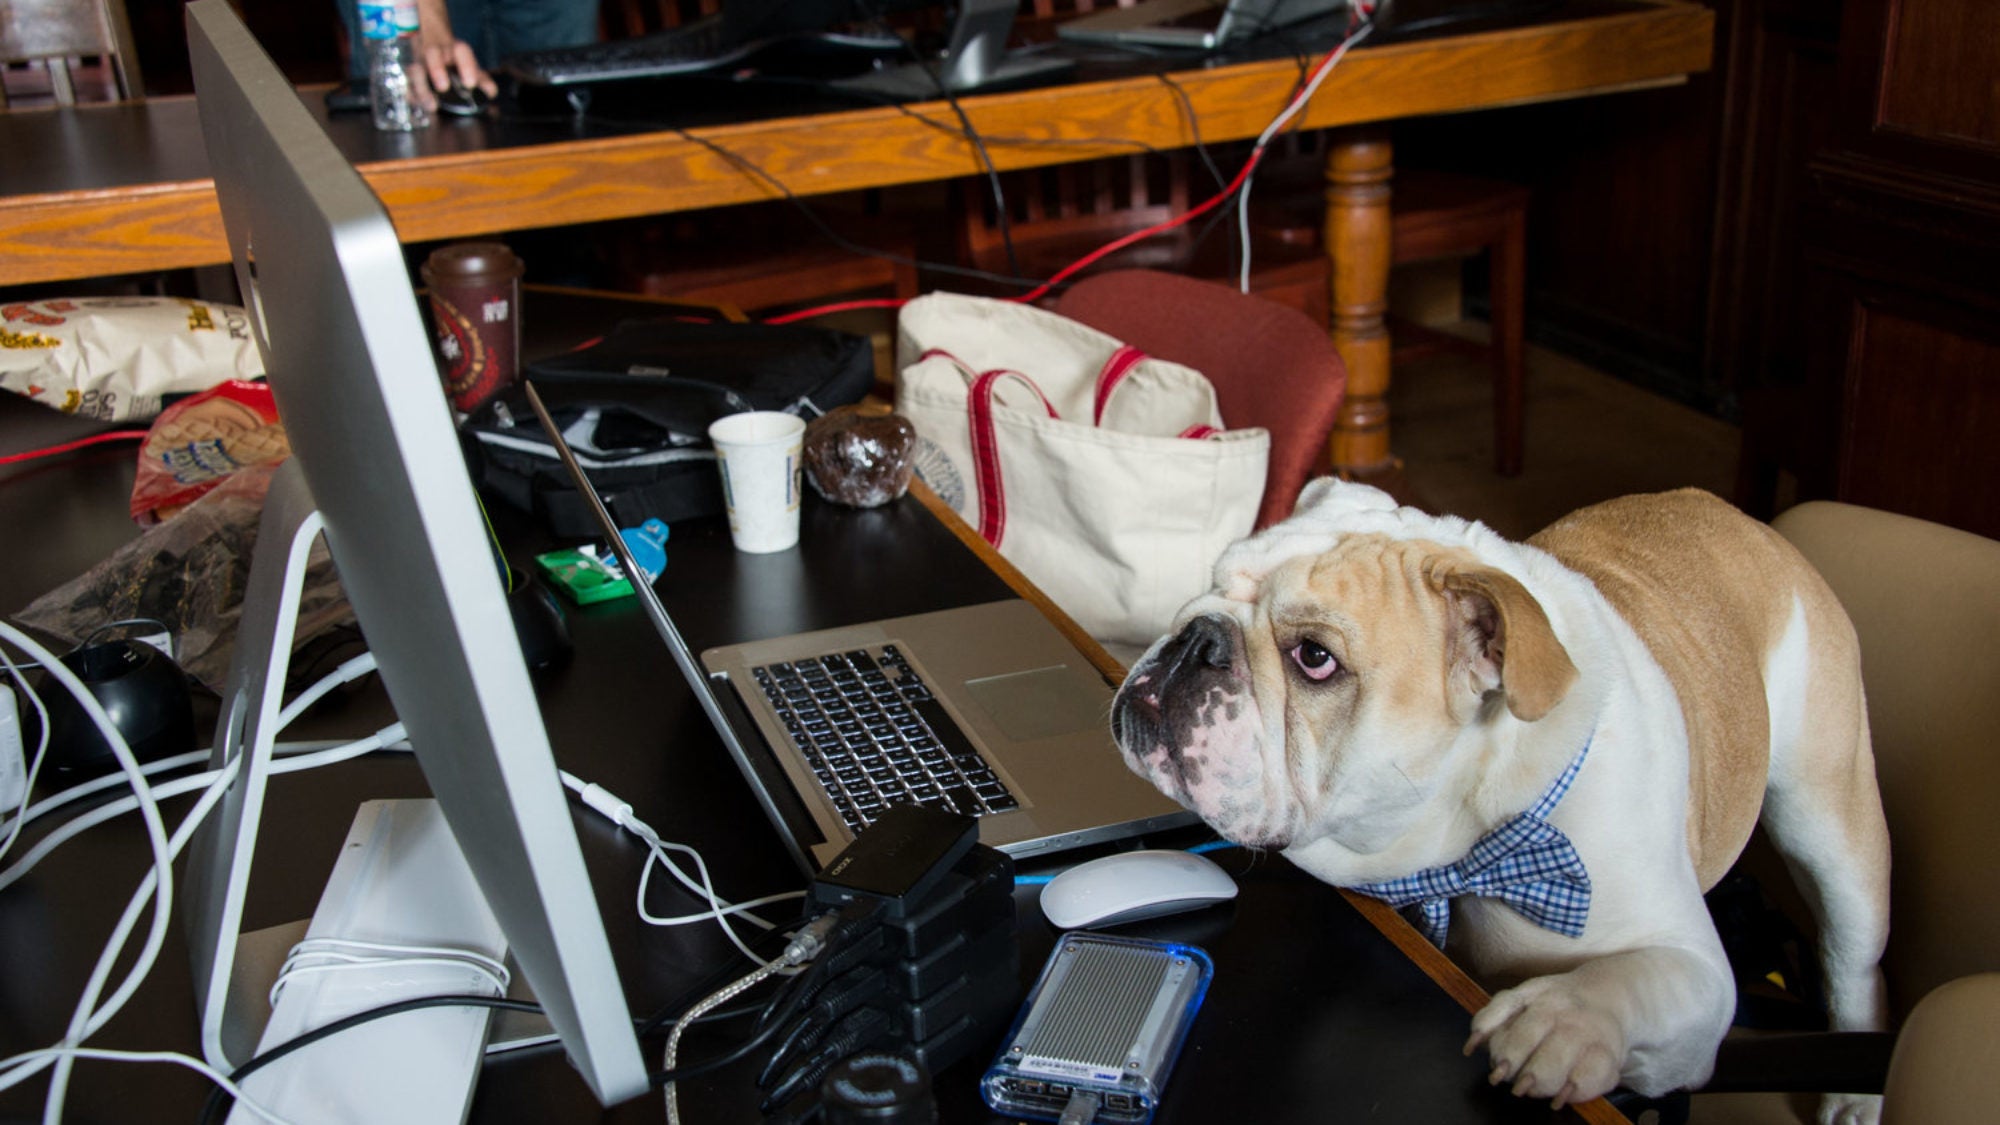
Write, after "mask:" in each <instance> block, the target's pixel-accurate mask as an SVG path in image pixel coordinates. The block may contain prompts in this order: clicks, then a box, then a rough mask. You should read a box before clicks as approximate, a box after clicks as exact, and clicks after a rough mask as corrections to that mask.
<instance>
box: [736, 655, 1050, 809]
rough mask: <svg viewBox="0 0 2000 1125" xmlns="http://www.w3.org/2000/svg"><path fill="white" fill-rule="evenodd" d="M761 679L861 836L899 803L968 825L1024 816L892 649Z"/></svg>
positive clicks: (824, 660)
mask: <svg viewBox="0 0 2000 1125" xmlns="http://www.w3.org/2000/svg"><path fill="white" fill-rule="evenodd" d="M754 675H755V677H756V680H757V686H758V687H759V688H761V689H762V690H763V692H764V698H765V699H767V700H769V701H770V703H771V706H772V707H773V708H775V709H776V710H777V712H778V717H779V718H780V719H781V720H782V721H783V722H784V724H785V729H786V731H787V732H788V733H790V735H791V736H792V741H793V742H794V743H796V744H797V745H798V748H799V751H800V752H801V753H802V754H804V755H805V758H806V761H807V763H808V764H810V765H811V766H812V770H813V774H814V776H816V777H817V778H818V779H819V783H820V787H821V788H822V789H824V790H825V791H826V795H827V797H828V799H829V800H831V801H832V802H833V805H834V807H835V808H837V809H839V810H840V816H841V819H842V820H845V821H846V822H847V826H848V828H850V829H852V830H853V831H855V832H859V831H861V830H862V829H863V828H865V827H867V826H868V825H869V824H870V823H872V822H874V820H875V819H876V818H877V817H879V816H881V815H882V813H883V811H884V810H885V809H887V808H888V807H889V806H890V805H892V804H897V803H902V804H912V803H914V804H920V805H931V806H934V807H937V808H944V809H950V810H953V811H956V812H961V813H964V814H966V815H968V816H985V815H987V814H989V813H997V812H1006V811H1007V810H1009V809H1015V808H1019V807H1020V804H1021V802H1020V800H1019V799H1018V798H1016V797H1015V795H1014V794H1013V793H1012V792H1011V791H1009V790H1008V788H1007V786H1006V785H1005V783H1003V782H1002V781H1001V780H1000V778H999V776H998V775H996V774H995V773H994V772H993V768H992V766H990V765H988V764H987V762H986V760H985V758H983V757H981V756H980V753H979V750H978V748H976V747H974V746H973V745H972V743H971V742H969V741H967V739H966V737H965V734H964V732H963V731H961V730H959V729H958V724H957V723H955V722H953V721H952V719H951V716H950V715H948V714H947V713H946V712H945V710H944V708H943V707H942V706H941V705H939V703H938V701H937V700H936V698H935V697H933V696H932V694H931V691H930V687H929V686H928V685H927V684H925V683H924V681H923V678H922V677H921V676H919V675H918V674H917V671H916V669H914V668H912V667H910V665H909V662H908V660H907V659H905V658H904V656H903V654H902V653H901V652H899V651H897V649H896V646H895V645H883V646H881V647H880V648H878V649H876V650H875V651H873V652H871V651H869V650H867V649H855V650H853V651H851V652H842V653H833V654H830V655H827V656H821V657H815V658H812V659H808V660H795V661H792V662H790V663H784V664H767V665H764V666H762V667H759V668H757V669H755V670H754Z"/></svg>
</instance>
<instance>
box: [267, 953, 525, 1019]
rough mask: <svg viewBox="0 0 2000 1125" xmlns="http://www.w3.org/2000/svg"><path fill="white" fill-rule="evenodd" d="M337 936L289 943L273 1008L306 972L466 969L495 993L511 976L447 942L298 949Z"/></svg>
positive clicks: (500, 991)
mask: <svg viewBox="0 0 2000 1125" xmlns="http://www.w3.org/2000/svg"><path fill="white" fill-rule="evenodd" d="M339 940H340V939H338V938H308V939H306V941H305V942H300V943H299V945H295V946H293V947H292V951H291V953H289V954H287V955H286V957H285V962H284V964H282V965H280V966H279V967H278V979H276V980H274V981H272V982H271V991H270V993H269V996H268V999H269V1000H270V1002H271V1008H272V1009H273V1010H274V1011H275V1010H276V1009H277V1007H278V995H279V994H280V993H282V992H283V991H284V990H285V985H286V984H288V983H290V982H291V980H292V978H294V977H299V976H310V975H313V974H315V973H346V972H359V971H361V970H364V969H382V968H397V969H400V968H408V967H413V966H417V965H435V966H440V967H444V968H454V969H470V970H472V971H473V972H475V973H478V974H479V975H480V976H483V977H485V978H486V980H487V983H489V984H491V985H492V986H493V994H494V995H495V996H505V995H507V985H508V984H509V983H510V982H511V981H512V980H513V974H512V973H510V972H508V971H507V966H505V965H503V964H501V963H500V962H498V961H496V960H494V959H493V958H491V957H488V956H487V955H486V954H484V953H481V952H479V951H478V950H476V949H454V948H451V947H448V946H423V945H412V946H403V947H400V948H399V947H396V946H380V947H378V948H382V949H385V950H389V951H390V952H384V953H374V954H369V953H343V952H340V951H339V950H336V949H314V950H302V949H300V948H299V946H302V945H305V944H306V942H313V941H317V942H333V941H339ZM353 944H355V945H357V946H364V945H370V944H373V943H366V942H355V943H353Z"/></svg>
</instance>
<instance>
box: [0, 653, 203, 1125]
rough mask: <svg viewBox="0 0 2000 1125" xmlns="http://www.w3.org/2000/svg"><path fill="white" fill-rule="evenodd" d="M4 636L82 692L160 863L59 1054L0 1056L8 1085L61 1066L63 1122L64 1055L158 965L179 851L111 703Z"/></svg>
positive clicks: (57, 1082)
mask: <svg viewBox="0 0 2000 1125" xmlns="http://www.w3.org/2000/svg"><path fill="white" fill-rule="evenodd" d="M0 639H4V640H6V641H7V642H9V643H11V644H13V645H14V646H15V647H16V648H19V649H21V650H22V651H23V652H25V653H27V654H28V655H29V656H31V657H33V658H35V659H36V660H39V661H41V662H42V666H43V669H44V670H45V671H46V672H47V673H48V674H49V675H50V676H53V677H55V679H56V681H57V682H58V683H60V684H62V685H63V687H64V688H65V689H66V690H68V691H69V692H70V693H71V694H72V695H74V696H75V697H76V700H77V703H78V704H79V705H80V706H81V707H82V708H83V711H84V714H85V715H87V716H88V717H89V718H90V721H91V722H92V723H94V724H95V725H96V726H97V729H98V731H99V733H101V734H102V735H103V736H104V740H105V743H106V745H107V746H109V747H110V749H111V754H112V757H113V758H115V759H116V760H117V762H118V767H119V769H120V770H122V771H124V773H125V776H126V777H128V778H129V779H131V783H132V789H133V792H134V793H135V794H136V795H137V796H138V797H139V800H140V813H141V817H142V819H144V821H145V828H146V842H147V844H148V846H149V847H150V849H151V851H152V857H153V865H152V867H151V869H150V870H148V872H147V873H146V876H145V878H144V879H143V880H142V881H141V883H140V890H139V893H137V894H135V895H134V896H133V898H132V901H131V903H130V905H129V906H128V907H127V909H126V912H125V915H124V917H122V918H120V919H119V923H118V930H117V933H116V936H115V940H114V942H113V944H111V945H107V946H106V947H105V950H104V953H103V955H102V956H100V957H99V958H98V961H97V964H96V966H95V967H94V968H93V969H92V971H91V974H90V978H89V980H88V981H87V982H86V983H85V985H84V991H83V996H82V997H81V999H79V1000H78V1002H77V1006H76V1009H75V1011H74V1012H73V1013H72V1014H71V1017H70V1022H69V1027H68V1029H67V1030H66V1031H65V1033H64V1035H63V1038H62V1041H61V1042H60V1043H59V1044H57V1046H56V1047H55V1048H52V1049H51V1051H52V1052H53V1053H50V1054H38V1055H36V1056H35V1057H34V1058H30V1059H15V1060H0V1066H5V1067H6V1069H5V1070H4V1071H0V1090H4V1089H7V1088H10V1087H12V1086H15V1085H18V1084H19V1083H20V1082H22V1081H25V1080H26V1079H27V1078H29V1077H30V1076H32V1075H34V1074H38V1073H40V1072H41V1071H43V1070H46V1069H49V1067H50V1066H51V1065H53V1067H54V1073H53V1074H52V1075H51V1076H50V1079H49V1094H48V1100H47V1102H46V1103H45V1105H44V1111H43V1119H44V1120H45V1121H47V1122H49V1123H50V1125H54V1123H55V1122H57V1121H59V1120H60V1119H61V1116H62V1099H63V1096H64V1094H65V1093H66V1092H67V1090H68V1086H69V1074H70V1071H71V1069H72V1068H73V1066H74V1056H73V1055H69V1054H64V1053H63V1052H64V1051H67V1050H72V1049H74V1048H77V1047H79V1046H81V1044H82V1042H83V1040H84V1039H85V1038H86V1037H87V1036H88V1035H90V1034H91V1033H92V1032H94V1031H96V1030H97V1028H98V1027H101V1026H102V1025H103V1023H104V1022H105V1021H108V1020H109V1019H110V1018H111V1017H112V1016H113V1015H115V1014H117V1012H118V1010H119V1009H120V1008H122V1007H124V1005H125V1002H126V1001H127V1000H129V999H130V998H131V995H132V993H133V992H134V991H136V990H137V989H138V985H139V981H140V980H142V979H144V977H145V975H146V974H147V973H148V972H150V971H151V970H152V967H153V962H154V960H155V959H157V958H158V956H159V952H160V947H161V945H162V944H164V943H165V941H166V932H167V926H168V918H169V916H170V914H171V911H172V905H173V904H172V895H173V853H172V851H170V850H169V842H168V839H167V831H166V824H165V822H164V820H163V819H162V818H161V815H160V807H159V802H158V801H156V800H155V799H154V797H153V791H152V786H151V784H150V783H149V782H148V781H147V780H146V775H145V774H143V773H141V772H140V771H139V763H138V760H137V759H136V758H134V757H133V756H132V748H131V746H130V745H128V744H127V743H126V741H125V736H124V735H123V734H121V733H119V730H118V727H117V725H116V724H114V723H113V722H112V721H111V717H110V716H109V715H107V714H105V711H104V707H103V705H102V704H100V703H98V701H97V697H95V696H93V695H92V694H91V693H90V691H89V689H88V688H86V687H84V685H83V681H82V680H80V679H78V678H77V676H76V673H74V672H72V671H70V670H69V668H68V667H67V666H65V665H64V664H63V663H62V661H61V660H59V659H58V658H57V657H56V656H55V654H54V653H52V652H50V651H49V650H48V649H46V648H43V647H42V646H41V645H40V644H38V643H37V642H36V641H35V640H34V639H33V638H31V637H29V636H28V635H27V634H26V633H23V632H22V631H21V630H19V629H17V628H15V627H14V626H13V625H11V624H9V623H8V622H5V621H0ZM156 887H157V888H158V890H159V893H158V894H153V893H152V892H153V889H154V888H156ZM148 899H150V900H151V901H152V903H153V917H152V924H151V926H150V927H149V928H148V930H147V934H146V942H145V944H144V945H143V946H142V947H141V949H140V952H139V956H138V958H137V959H136V960H135V961H134V962H133V964H132V967H131V968H130V970H129V971H128V973H127V975H126V978H125V980H124V981H122V982H121V983H120V985H119V987H118V988H117V989H116V990H115V991H114V992H113V993H112V995H111V996H110V998H108V999H107V1000H106V1001H105V1003H104V1005H103V1007H102V1008H99V1006H98V1003H97V1001H98V997H99V996H100V995H101V994H102V992H103V990H104V986H105V983H106V981H107V980H108V979H109V977H110V975H111V970H112V968H113V966H114V964H115V962H116V960H117V954H118V953H119V952H122V951H123V949H124V939H125V937H126V936H128V935H129V934H130V933H131V931H132V928H133V927H134V926H136V925H137V924H138V921H139V914H140V912H141V911H142V910H143V909H144V906H145V903H146V901H147V900H148Z"/></svg>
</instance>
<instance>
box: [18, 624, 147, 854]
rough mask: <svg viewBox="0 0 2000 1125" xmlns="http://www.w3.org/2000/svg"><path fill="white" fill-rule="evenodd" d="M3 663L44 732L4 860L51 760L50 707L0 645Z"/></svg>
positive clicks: (30, 763)
mask: <svg viewBox="0 0 2000 1125" xmlns="http://www.w3.org/2000/svg"><path fill="white" fill-rule="evenodd" d="M0 662H4V663H5V664H6V665H7V675H8V676H10V677H11V678H12V679H13V681H14V686H15V687H16V688H17V689H19V691H20V692H21V694H22V695H25V696H27V697H28V702H29V704H30V705H32V706H33V707H34V709H35V718H36V726H37V728H38V729H39V730H40V732H41V733H40V735H39V736H38V738H37V740H36V744H35V753H34V756H33V757H32V758H30V759H29V761H28V770H27V775H26V777H25V778H24V780H23V781H22V783H21V806H20V808H19V809H18V810H17V811H16V812H15V813H14V816H13V819H12V820H11V821H10V822H9V823H8V824H7V826H6V838H5V839H0V859H5V858H7V853H8V852H10V851H13V850H14V842H15V841H17V840H19V839H20V838H21V829H22V828H24V827H26V826H27V823H28V820H29V818H30V817H31V816H32V815H33V809H32V807H31V806H30V805H29V804H28V798H29V797H30V796H31V795H33V794H34V792H35V779H36V778H37V777H38V776H39V775H40V774H41V772H42V763H43V762H45V761H47V760H48V754H49V710H48V708H47V707H44V706H43V705H42V697H41V696H40V695H37V694H36V693H35V689H34V688H32V687H30V686H29V685H28V678H27V677H26V676H23V675H22V674H21V669H20V667H19V665H17V664H15V663H14V657H13V654H11V653H9V652H8V651H7V650H6V648H5V647H0ZM112 778H113V779H114V782H115V781H116V780H123V778H122V776H121V775H117V774H114V775H112Z"/></svg>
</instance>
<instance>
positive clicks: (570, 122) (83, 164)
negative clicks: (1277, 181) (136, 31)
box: [0, 0, 1643, 196]
mask: <svg viewBox="0 0 2000 1125" xmlns="http://www.w3.org/2000/svg"><path fill="white" fill-rule="evenodd" d="M1433 7H1435V5H1433ZM1642 7H1643V4H1640V3H1636V2H1634V0H1544V2H1541V3H1536V2H1534V0H1528V3H1527V5H1526V6H1525V7H1524V8H1522V9H1520V11H1519V14H1517V15H1514V16H1511V17H1509V16H1504V15H1503V16H1497V17H1495V16H1487V17H1485V18H1476V19H1469V20H1459V21H1455V22H1450V23H1446V24H1443V25H1439V26H1425V27H1420V28H1414V29H1396V28H1384V29H1382V30H1380V31H1378V32H1377V33H1375V34H1373V35H1371V36H1370V37H1369V38H1368V39H1367V40H1366V41H1365V44H1366V46H1369V47H1379V46H1383V45H1386V44H1389V43H1394V42H1399V41H1403V40H1408V39H1431V38H1438V37H1442V36H1448V35H1460V34H1469V33H1472V32H1479V31H1490V30H1496V29H1501V28H1506V27H1511V26H1518V25H1520V24H1523V23H1528V22H1535V23H1540V22H1556V21H1561V20H1568V19H1580V18H1587V17H1595V16H1602V15H1607V14H1614V13H1620V12H1626V11H1632V10H1637V9H1640V8H1642ZM1344 27H1345V16H1344V15H1338V16H1326V17H1321V18H1318V19H1314V20H1308V21H1306V22H1304V23H1301V24H1297V25H1294V26H1292V27H1289V28H1284V29H1280V30H1278V31H1276V32H1273V33H1272V34H1270V35H1268V36H1265V37H1262V38H1259V39H1256V40H1252V41H1248V42H1245V43H1243V44H1239V45H1232V46H1231V47H1229V48H1228V49H1227V50H1224V51H1218V52H1214V53H1210V54H1205V55H1204V54H1201V53H1191V52H1187V51H1169V50H1146V49H1121V48H1110V47H1103V46H1096V47H1089V46H1079V45H1074V44H1067V43H1055V42H1044V43H1040V44H1036V45H1034V46H1033V47H1031V48H1030V49H1032V50H1036V51H1039V52H1043V53H1048V54H1052V55H1057V56H1061V57H1065V58H1068V59H1071V60H1072V61H1074V62H1075V63H1076V69H1074V70H1073V71H1070V72H1068V73H1066V74H1063V75H1061V76H1059V77H1056V78H1053V79H1051V80H1049V81H1048V82H1046V83H1043V84H1047V85H1064V84H1074V83H1084V82H1094V81H1105V80H1111V79H1117V78H1124V77H1129V76H1133V75H1152V74H1163V73H1170V72H1185V71H1199V70H1205V69H1213V68H1217V67H1225V66H1230V65H1233V64H1238V63H1245V62H1255V61H1260V60H1269V59H1285V58H1294V59H1298V60H1299V61H1300V64H1301V68H1302V69H1303V67H1304V65H1305V64H1306V62H1307V61H1308V60H1309V59H1311V58H1312V57H1313V56H1314V55H1315V54H1316V53H1319V52H1324V51H1326V50H1328V49H1330V48H1331V47H1333V46H1336V45H1338V43H1339V42H1340V39H1341V36H1342V33H1343V29H1344ZM1357 49H1360V48H1357ZM546 94H547V91H543V90H536V89H532V88H530V89H526V90H524V91H523V93H522V96H521V97H520V98H518V99H515V98H511V97H510V98H507V99H503V101H502V103H501V105H502V106H503V107H504V112H500V113H497V114H495V115H494V116H492V117H490V118H477V119H474V118H451V117H447V118H444V119H442V120H441V121H440V123H439V126H438V127H437V128H434V129H426V130H422V131H419V132H417V133H382V132H377V131H376V130H375V129H374V128H373V127H372V126H371V125H370V122H369V117H368V115H367V114H366V113H342V114H332V115H328V114H327V113H326V111H325V108H324V106H323V105H322V104H321V99H320V98H319V96H318V95H317V94H316V93H312V94H309V95H308V96H307V97H306V103H307V106H308V108H309V109H311V110H312V112H313V113H314V115H315V116H317V117H319V118H320V119H321V121H322V122H323V123H324V124H325V125H326V126H327V132H328V134H329V135H330V136H331V137H332V138H333V140H334V143H335V144H336V145H337V146H338V147H339V148H340V150H341V153H342V155H344V156H346V157H347V158H348V159H349V160H350V161H352V162H353V163H355V164H357V165H367V164H373V163H378V162H382V161H389V160H398V159H404V158H409V157H417V156H426V157H428V156H449V155H453V154H467V155H471V154H477V153H481V152H489V151H494V150H500V149H508V148H518V147H523V146H530V145H547V144H556V143H561V142H565V141H576V140H587V139H594V138H602V137H615V136H619V135H622V134H629V133H637V132H655V131H658V130H663V129H688V128H698V127H702V126H709V125H718V124H728V123H732V122H741V121H750V120H760V119H767V118H775V117H794V116H804V115H810V114H815V113H834V112H839V111H842V110H851V109H855V108H861V107H866V106H870V105H880V104H884V103H883V100H882V99H880V98H871V97H863V96H860V95H851V94H849V95H840V94H835V93H833V92H830V91H829V90H827V89H826V88H825V87H824V86H823V85H822V84H820V83H818V82H816V81H813V80H810V79H807V78H802V77H792V76H787V75H786V74H784V73H783V72H782V70H781V69H780V70H778V71H777V72H774V73H769V74H765V75H762V76H758V77H754V78H749V79H745V78H741V77H733V76H731V77H699V76H697V77H688V78H677V79H672V80H665V81H639V82H620V83H608V84H601V85H599V86H598V87H596V90H595V94H594V97H593V100H592V101H591V102H590V104H589V106H588V108H587V110H586V111H583V112H578V111H577V110H575V109H573V108H571V107H570V106H569V105H568V104H567V103H565V102H562V101H561V100H560V99H559V98H554V97H549V96H545V95H546ZM947 127H955V124H952V123H947ZM0 152H4V153H6V154H7V161H6V165H5V175H4V177H0V193H4V194H5V195H10V196H12V195H18V196H33V195H40V194H50V193H63V192H75V191H103V190H113V189H117V188H126V187H135V186H140V185H146V184H174V183H184V182H189V181H198V180H205V179H207V178H208V177H209V171H208V160H207V155H206V152H205V151H204V149H203V146H202V144H201V132H200V126H199V123H198V122H197V120H196V117H195V110H194V102H193V99H192V98H155V99H152V100H150V101H144V102H134V103H124V104H108V105H87V106H79V107H75V108H72V109H69V110H65V111H63V112H60V113H45V112H27V113H11V114H0Z"/></svg>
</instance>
